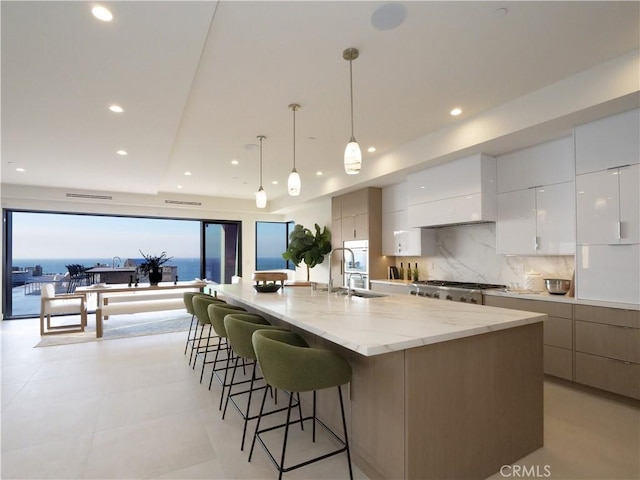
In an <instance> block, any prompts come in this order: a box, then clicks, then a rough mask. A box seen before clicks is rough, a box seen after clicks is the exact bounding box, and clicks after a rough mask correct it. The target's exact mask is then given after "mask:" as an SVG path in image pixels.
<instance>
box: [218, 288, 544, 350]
mask: <svg viewBox="0 0 640 480" xmlns="http://www.w3.org/2000/svg"><path fill="white" fill-rule="evenodd" d="M208 287H209V288H211V290H213V291H217V292H220V293H221V294H223V295H225V296H227V297H229V298H230V299H235V300H238V301H239V302H241V303H244V304H247V305H249V306H252V307H254V308H255V309H257V310H259V311H262V312H264V313H266V314H268V315H272V316H273V317H275V318H278V319H280V320H283V321H285V322H287V323H289V324H291V325H295V326H296V327H298V328H301V329H303V330H306V331H308V332H310V333H313V334H315V335H318V336H320V337H322V338H325V339H327V340H329V341H331V342H333V343H336V344H338V345H342V346H343V347H345V348H348V349H349V350H352V351H354V352H357V353H360V354H362V355H364V356H374V355H380V354H383V353H389V352H394V351H400V350H406V349H408V348H413V347H419V346H423V345H430V344H434V343H439V342H444V341H447V340H455V339H458V338H464V337H470V336H474V335H480V334H483V333H488V332H492V331H496V330H502V329H507V328H512V327H518V326H521V325H527V324H531V323H536V322H541V321H543V320H544V319H545V318H546V315H543V314H537V313H532V312H522V311H518V310H508V309H504V308H496V307H488V306H483V305H470V304H465V303H459V302H446V301H442V300H433V299H430V298H424V297H420V298H416V297H413V296H409V295H388V296H385V297H379V298H359V297H347V296H338V295H336V294H335V293H333V294H331V295H330V294H328V293H327V292H326V291H312V290H311V288H310V287H287V286H285V287H284V288H281V289H280V290H279V291H278V292H276V293H258V292H256V291H255V289H254V288H253V284H252V283H251V282H241V283H238V284H232V285H229V284H225V285H217V284H210V285H209V286H208Z"/></svg>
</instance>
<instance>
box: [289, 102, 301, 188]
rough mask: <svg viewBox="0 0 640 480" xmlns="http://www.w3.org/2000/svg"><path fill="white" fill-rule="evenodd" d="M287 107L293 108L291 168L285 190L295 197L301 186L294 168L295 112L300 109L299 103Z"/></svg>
mask: <svg viewBox="0 0 640 480" xmlns="http://www.w3.org/2000/svg"><path fill="white" fill-rule="evenodd" d="M289 108H290V109H291V110H293V170H291V173H290V174H289V179H288V180H287V190H288V192H289V195H291V196H292V197H297V196H298V195H300V188H301V187H302V182H301V181H300V174H298V171H297V170H296V112H297V111H298V110H300V105H298V104H297V103H292V104H291V105H289Z"/></svg>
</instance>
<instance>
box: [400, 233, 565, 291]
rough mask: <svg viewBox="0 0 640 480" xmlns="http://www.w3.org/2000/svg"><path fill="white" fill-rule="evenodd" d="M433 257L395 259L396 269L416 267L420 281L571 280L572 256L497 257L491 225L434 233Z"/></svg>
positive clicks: (522, 282) (511, 281)
mask: <svg viewBox="0 0 640 480" xmlns="http://www.w3.org/2000/svg"><path fill="white" fill-rule="evenodd" d="M435 252H436V254H435V255H434V256H425V257H396V265H397V266H398V267H399V266H400V262H402V263H403V265H404V267H405V269H406V266H407V262H409V263H410V264H411V267H412V268H414V267H415V264H416V263H417V264H418V271H419V277H420V280H454V281H464V282H481V283H498V284H503V285H507V286H508V285H511V284H524V277H525V274H526V273H527V272H529V271H535V272H537V273H539V274H541V275H542V277H543V278H566V279H571V277H572V275H573V271H574V265H575V260H574V257H573V256H568V255H562V256H511V255H499V254H497V253H496V226H495V224H494V223H481V224H476V225H459V226H450V227H442V228H438V229H436V248H435Z"/></svg>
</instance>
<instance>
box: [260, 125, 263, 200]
mask: <svg viewBox="0 0 640 480" xmlns="http://www.w3.org/2000/svg"><path fill="white" fill-rule="evenodd" d="M262 140H263V138H262V137H260V188H262Z"/></svg>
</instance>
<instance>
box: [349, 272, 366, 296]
mask: <svg viewBox="0 0 640 480" xmlns="http://www.w3.org/2000/svg"><path fill="white" fill-rule="evenodd" d="M354 275H358V276H359V277H360V280H362V281H363V282H364V276H363V275H362V274H361V273H360V272H351V273H350V274H349V276H348V277H347V295H349V296H351V292H352V290H355V287H354V288H353V289H352V288H351V277H353V276H354Z"/></svg>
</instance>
